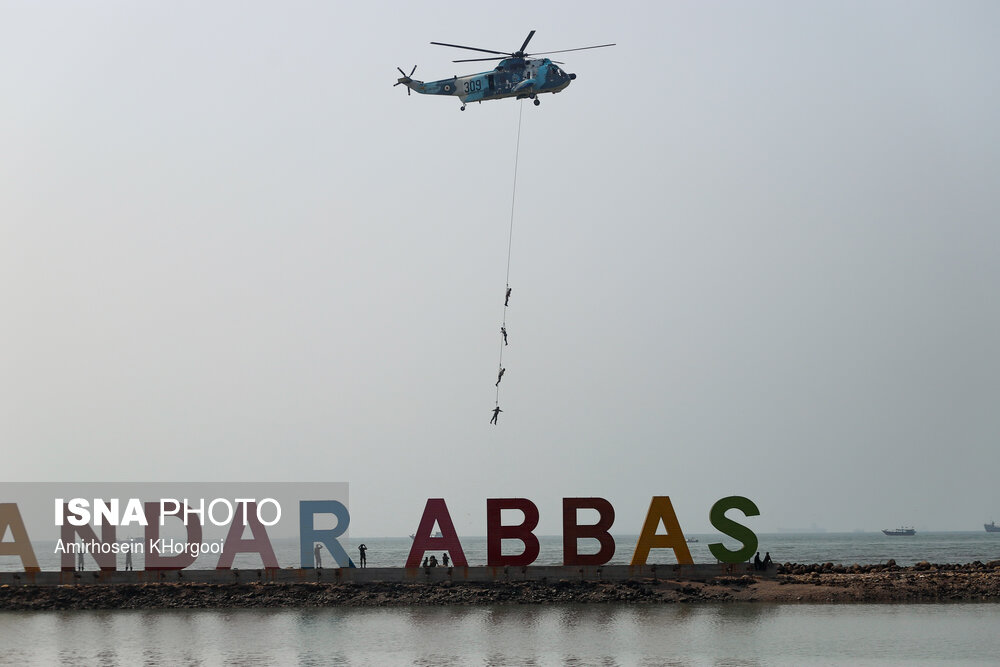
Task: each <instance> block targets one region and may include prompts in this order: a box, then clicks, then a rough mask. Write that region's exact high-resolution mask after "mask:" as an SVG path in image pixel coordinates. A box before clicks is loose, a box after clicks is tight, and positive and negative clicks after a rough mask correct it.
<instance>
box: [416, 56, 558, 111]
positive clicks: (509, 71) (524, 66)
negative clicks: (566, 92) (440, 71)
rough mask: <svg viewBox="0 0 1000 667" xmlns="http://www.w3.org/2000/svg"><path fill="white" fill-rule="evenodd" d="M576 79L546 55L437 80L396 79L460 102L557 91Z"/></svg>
mask: <svg viewBox="0 0 1000 667" xmlns="http://www.w3.org/2000/svg"><path fill="white" fill-rule="evenodd" d="M575 78H576V75H575V74H568V73H566V72H564V71H563V70H562V69H561V68H560V67H559V65H557V64H556V63H554V62H552V61H551V60H549V59H548V58H505V59H503V60H501V61H500V63H499V64H498V65H497V66H496V68H494V69H492V70H490V71H488V72H480V73H478V74H469V75H466V76H453V77H452V78H450V79H441V80H439V81H427V82H424V81H417V80H416V79H411V78H410V77H403V78H400V79H399V81H398V83H402V84H404V85H405V86H407V87H408V88H410V89H411V90H414V91H416V92H418V93H421V94H423V95H451V96H454V97H457V98H458V99H459V100H461V101H462V105H463V108H464V106H465V104H467V103H469V102H485V101H487V100H497V99H502V98H505V97H516V98H518V99H521V98H526V97H530V98H535V97H536V96H537V95H540V94H542V93H558V92H559V91H561V90H563V89H564V88H566V86H568V85H569V84H570V81H572V80H573V79H575Z"/></svg>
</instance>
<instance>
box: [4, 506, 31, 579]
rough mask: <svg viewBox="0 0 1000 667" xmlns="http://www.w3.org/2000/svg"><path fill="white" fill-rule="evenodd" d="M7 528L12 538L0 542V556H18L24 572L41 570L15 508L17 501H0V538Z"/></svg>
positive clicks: (22, 521) (19, 514) (22, 522)
mask: <svg viewBox="0 0 1000 667" xmlns="http://www.w3.org/2000/svg"><path fill="white" fill-rule="evenodd" d="M8 528H10V536H11V537H13V538H14V540H13V541H12V542H0V556H20V557H21V565H23V566H24V571H25V572H39V571H41V568H40V567H38V559H37V558H36V557H35V550H34V549H32V548H31V540H30V539H28V531H27V529H26V528H25V527H24V520H23V519H22V518H21V512H20V511H19V510H18V509H17V503H0V540H2V539H3V536H4V535H6V534H7V529H8Z"/></svg>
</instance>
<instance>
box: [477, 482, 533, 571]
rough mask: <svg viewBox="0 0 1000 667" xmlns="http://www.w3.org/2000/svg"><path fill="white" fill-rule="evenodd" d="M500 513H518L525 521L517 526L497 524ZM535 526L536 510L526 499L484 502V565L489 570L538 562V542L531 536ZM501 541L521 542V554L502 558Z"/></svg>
mask: <svg viewBox="0 0 1000 667" xmlns="http://www.w3.org/2000/svg"><path fill="white" fill-rule="evenodd" d="M502 510H521V512H522V513H523V514H524V521H523V522H522V523H520V524H518V525H516V526H504V525H501V523H500V512H501V511H502ZM537 525H538V508H537V507H535V503H533V502H531V501H530V500H528V499H527V498H489V499H487V500H486V564H487V565H488V566H490V567H502V566H504V565H514V566H517V567H520V566H522V565H531V564H532V563H534V562H535V559H536V558H538V551H539V545H538V538H537V537H535V534H534V533H532V532H531V531H533V530H534V529H535V526H537ZM503 540H521V542H522V543H523V544H524V551H522V552H521V554H520V555H518V556H503V555H501V551H502V546H501V545H502V543H503Z"/></svg>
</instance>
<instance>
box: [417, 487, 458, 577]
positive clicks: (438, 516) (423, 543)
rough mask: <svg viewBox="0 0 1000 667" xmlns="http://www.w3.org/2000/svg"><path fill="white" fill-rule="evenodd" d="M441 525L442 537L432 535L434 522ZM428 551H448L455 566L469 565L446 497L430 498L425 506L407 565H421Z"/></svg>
mask: <svg viewBox="0 0 1000 667" xmlns="http://www.w3.org/2000/svg"><path fill="white" fill-rule="evenodd" d="M435 521H436V522H437V525H438V526H440V527H441V537H431V531H433V530H434V522H435ZM426 551H447V552H448V553H450V554H451V560H452V562H453V563H454V564H455V567H469V561H467V560H465V552H464V551H462V543H461V542H459V540H458V533H457V532H456V531H455V524H454V523H452V522H451V515H450V514H448V506H447V505H446V504H445V502H444V498H428V499H427V504H426V505H425V506H424V515H423V516H422V517H420V526H419V527H418V528H417V532H416V533H414V535H413V546H411V547H410V556H409V557H408V558H407V559H406V567H420V559H421V558H423V556H424V552H426Z"/></svg>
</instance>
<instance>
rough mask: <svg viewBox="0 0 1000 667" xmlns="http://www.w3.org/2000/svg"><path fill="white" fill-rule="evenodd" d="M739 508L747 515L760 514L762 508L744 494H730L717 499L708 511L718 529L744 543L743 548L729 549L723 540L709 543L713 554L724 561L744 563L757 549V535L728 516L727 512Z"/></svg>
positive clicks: (710, 519) (710, 518)
mask: <svg viewBox="0 0 1000 667" xmlns="http://www.w3.org/2000/svg"><path fill="white" fill-rule="evenodd" d="M732 509H737V510H740V511H741V512H743V514H745V515H746V516H760V510H759V509H757V506H756V505H754V503H753V501H752V500H750V499H749V498H744V497H743V496H728V497H726V498H722V499H721V500H718V501H716V503H715V504H714V505H712V509H711V510H710V511H709V513H708V518H709V521H711V522H712V525H713V526H715V528H716V530H718V531H719V532H720V533H722V534H724V535H728V536H729V537H732V538H733V539H735V540H739V541H740V542H742V543H743V548H742V549H739V550H737V551H731V550H729V549H727V548H726V547H725V546H724V545H723V544H722V543H721V542H716V543H714V544H709V545H708V548H709V550H710V551H711V552H712V555H713V556H715V557H716V558H717V559H719V560H721V561H722V562H723V563H743V562H746V561H747V560H749V559H750V557H751V556H753V554H754V552H755V551H757V536H756V535H755V534H754V532H753V531H752V530H750V529H749V528H747V527H746V526H744V525H743V524H739V523H736V522H735V521H733V520H732V519H730V518H728V517H727V516H726V512H728V511H729V510H732Z"/></svg>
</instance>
